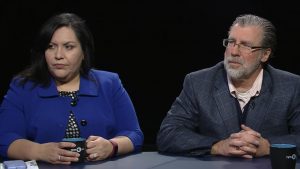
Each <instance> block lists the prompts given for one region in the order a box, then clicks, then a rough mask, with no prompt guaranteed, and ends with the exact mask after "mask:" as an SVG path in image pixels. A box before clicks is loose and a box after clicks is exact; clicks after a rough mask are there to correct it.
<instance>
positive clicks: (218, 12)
mask: <svg viewBox="0 0 300 169" xmlns="http://www.w3.org/2000/svg"><path fill="white" fill-rule="evenodd" d="M299 11H300V8H299V7H298V6H297V5H295V4H293V3H291V2H288V1H278V0H277V2H274V1H273V0H272V1H271V0H268V1H267V0H245V1H228V0H227V1H222V0H219V1H218V0H210V1H205V0H204V1H203V0H173V1H164V0H160V1H151V0H149V1H144V0H136V1H98V2H97V0H93V1H88V0H84V1H83V0H82V1H74V0H52V1H49V2H48V1H42V0H41V1H36V2H32V1H25V0H24V1H17V0H4V1H2V2H1V6H0V16H1V23H0V33H1V36H0V37H1V40H0V43H1V45H0V51H1V53H0V58H1V60H0V78H1V81H0V98H1V99H0V102H1V100H2V98H3V96H4V95H5V93H6V91H7V89H8V85H9V82H10V80H11V78H12V77H13V75H15V74H16V73H18V72H19V71H21V70H22V69H24V68H25V66H27V65H29V61H30V56H29V51H30V47H31V45H32V42H33V39H34V37H35V35H36V33H37V31H38V30H39V28H40V26H41V24H42V23H43V22H44V21H45V20H46V19H48V18H49V17H50V16H52V15H54V14H57V13H59V12H74V13H76V14H78V15H79V16H81V17H82V18H84V19H85V20H86V22H87V24H88V26H89V27H90V29H91V31H92V32H93V34H94V38H95V43H96V60H95V68H97V69H103V70H108V71H113V72H117V73H119V75H120V77H121V79H122V82H123V85H124V86H125V88H126V89H127V91H128V93H129V94H130V96H131V99H132V101H133V103H134V105H135V108H136V111H137V115H138V118H139V121H140V125H141V128H142V130H143V132H144V134H145V145H146V146H145V150H146V149H149V148H152V147H151V145H154V144H155V138H156V133H157V131H158V129H159V126H160V123H161V121H162V119H163V117H164V116H165V114H166V112H167V111H168V109H169V108H170V106H171V104H172V102H173V101H174V99H175V98H176V96H177V95H178V94H179V92H180V90H181V87H182V82H183V79H184V76H185V75H186V74H187V73H189V72H191V71H195V70H198V69H202V68H206V67H209V66H212V65H214V64H216V63H217V62H219V61H221V60H223V52H224V47H222V39H223V38H226V37H227V31H228V28H229V26H230V25H231V23H232V22H233V20H234V19H235V17H236V16H238V15H240V14H244V13H252V14H256V15H259V16H262V17H265V18H267V19H269V20H270V21H272V22H273V24H274V25H275V26H276V27H277V33H278V43H279V44H278V48H277V52H276V57H275V58H273V59H272V60H271V64H272V65H273V66H275V67H277V68H280V69H284V70H287V71H290V72H293V73H296V74H300V68H299V66H300V65H299V64H298V62H296V61H295V60H296V59H297V60H299V58H297V57H299V52H298V49H299V47H300V46H299V39H300V32H299V31H300V26H299Z"/></svg>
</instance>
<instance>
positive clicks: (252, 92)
mask: <svg viewBox="0 0 300 169" xmlns="http://www.w3.org/2000/svg"><path fill="white" fill-rule="evenodd" d="M263 72H264V71H263V69H262V70H261V71H260V72H259V74H258V76H257V77H256V79H255V81H254V83H253V85H252V87H251V88H250V89H249V90H248V91H246V92H245V93H248V95H249V96H250V97H253V96H258V95H259V94H260V91H261V86H262V80H263ZM227 82H228V87H229V91H230V94H231V95H232V96H233V97H235V98H236V94H237V93H238V91H237V90H236V88H235V87H234V85H233V84H232V81H231V79H230V78H229V76H228V75H227Z"/></svg>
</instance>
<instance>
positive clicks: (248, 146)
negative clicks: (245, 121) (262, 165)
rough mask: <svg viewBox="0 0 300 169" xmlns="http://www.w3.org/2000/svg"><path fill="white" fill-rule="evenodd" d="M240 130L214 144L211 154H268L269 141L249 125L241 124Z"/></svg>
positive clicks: (242, 155)
mask: <svg viewBox="0 0 300 169" xmlns="http://www.w3.org/2000/svg"><path fill="white" fill-rule="evenodd" d="M241 128H242V130H241V131H240V132H238V133H233V134H231V135H230V137H228V138H227V139H225V140H221V141H219V142H217V143H216V144H214V145H213V146H212V149H211V154H216V155H223V156H237V157H244V158H253V157H260V156H264V155H268V154H269V151H270V150H269V145H270V144H269V142H268V140H266V139H264V138H263V137H261V134H260V133H258V132H256V131H254V130H252V129H251V128H250V127H247V126H245V125H241Z"/></svg>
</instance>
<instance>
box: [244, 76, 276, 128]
mask: <svg viewBox="0 0 300 169" xmlns="http://www.w3.org/2000/svg"><path fill="white" fill-rule="evenodd" d="M271 86H272V83H271V78H270V76H269V74H268V72H267V71H264V77H263V83H262V88H261V92H260V94H259V95H258V96H257V97H256V98H255V99H254V100H253V101H252V103H250V104H252V105H251V106H250V109H249V111H248V115H247V119H246V125H248V126H249V127H250V128H252V129H254V130H255V131H260V128H261V125H262V123H263V122H264V120H263V119H265V117H266V115H267V114H268V113H269V108H270V105H271V102H272V100H271V99H270V98H273V97H272V96H271V95H272V94H271V92H270V88H271ZM256 103H260V104H256Z"/></svg>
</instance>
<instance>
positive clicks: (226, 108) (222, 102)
mask: <svg viewBox="0 0 300 169" xmlns="http://www.w3.org/2000/svg"><path fill="white" fill-rule="evenodd" d="M221 70H223V71H219V72H218V73H217V77H216V81H215V88H216V90H215V92H214V93H213V97H214V100H215V101H216V105H217V108H218V110H219V114H220V117H221V119H222V120H223V124H224V126H225V128H226V131H227V135H229V134H231V133H235V132H238V131H240V125H239V119H238V114H237V112H239V111H238V110H237V106H236V101H235V98H234V97H233V96H231V95H230V92H229V88H228V84H227V76H226V73H225V70H224V69H221ZM221 127H223V126H221Z"/></svg>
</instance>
